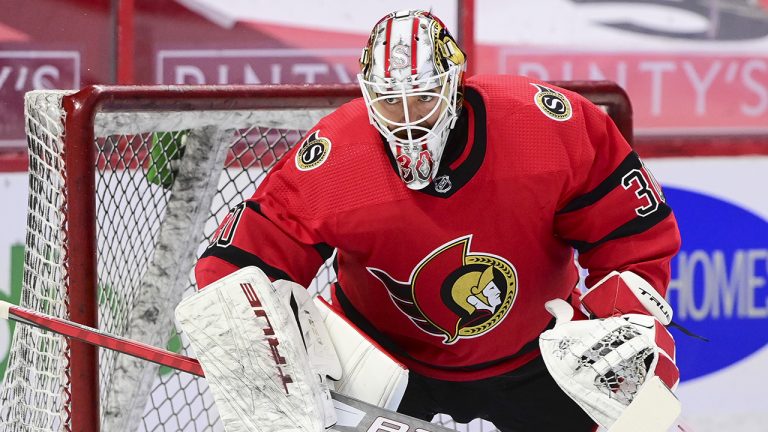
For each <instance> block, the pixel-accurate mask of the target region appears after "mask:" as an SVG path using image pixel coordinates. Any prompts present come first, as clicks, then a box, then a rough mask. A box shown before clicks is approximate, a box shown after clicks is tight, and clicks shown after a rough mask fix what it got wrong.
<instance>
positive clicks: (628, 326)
mask: <svg viewBox="0 0 768 432" xmlns="http://www.w3.org/2000/svg"><path fill="white" fill-rule="evenodd" d="M546 307H547V310H549V311H550V313H552V315H554V316H555V317H556V319H557V323H556V325H555V327H554V328H553V329H551V330H547V331H545V332H544V333H542V334H541V336H540V337H539V346H540V347H541V355H542V358H543V360H544V363H545V364H546V366H547V370H548V371H549V373H550V374H551V375H552V377H553V378H554V380H555V382H557V384H558V385H559V386H560V387H561V388H562V389H563V391H564V392H565V393H566V394H567V395H568V396H569V397H571V399H573V400H574V401H576V403H578V404H579V406H581V407H582V409H584V411H585V412H586V413H587V414H588V415H589V416H590V417H592V419H593V420H595V421H596V422H597V423H598V424H600V426H602V427H604V428H608V429H610V428H611V426H613V425H614V423H616V422H617V419H619V418H620V417H621V416H622V414H623V413H625V411H626V410H627V407H628V406H630V403H633V401H634V400H635V398H636V397H638V401H641V400H642V401H644V402H643V403H644V405H643V406H644V407H648V406H650V407H651V408H652V409H651V410H650V412H648V411H647V409H646V411H645V414H646V415H647V416H649V419H650V417H653V418H655V419H657V420H659V421H657V422H656V423H654V425H655V427H656V428H650V429H648V428H646V429H642V430H644V431H646V432H654V431H666V430H667V429H668V428H669V427H670V426H672V425H673V423H674V421H675V419H676V417H677V415H679V413H680V406H679V402H678V401H677V399H676V398H675V397H674V395H673V394H672V392H671V391H670V390H669V389H668V388H667V387H665V386H664V384H663V383H661V381H660V380H659V379H658V378H656V377H654V371H655V369H656V365H657V364H658V362H659V358H660V357H661V356H665V353H664V352H662V350H661V349H659V347H658V346H657V345H656V343H655V337H656V331H657V330H656V325H657V324H656V320H655V319H654V318H653V317H651V316H646V315H637V314H629V315H624V316H621V317H614V318H607V319H593V320H584V321H570V320H571V318H572V316H573V309H572V308H571V306H570V304H568V303H567V302H565V301H564V300H552V301H549V302H547V304H546ZM652 378H653V379H652ZM651 383H653V384H651ZM659 384H661V386H662V387H663V390H664V391H661V392H660V391H659V388H658V385H659ZM646 387H648V388H649V389H648V391H647V392H646V393H652V392H656V393H655V394H656V396H655V397H651V398H650V399H652V400H656V401H657V402H651V403H650V404H648V403H647V398H645V397H644V398H639V396H638V394H639V393H640V392H641V391H644V389H645V388H646ZM650 387H653V390H651V389H650ZM659 394H666V395H667V396H668V397H666V398H660V397H658V395H659ZM654 403H658V405H657V406H655V407H654V405H653V404H654ZM636 411H637V409H633V410H632V411H628V412H629V413H634V416H635V417H633V418H637V417H642V414H641V415H639V416H638V414H637V412H636ZM661 413H667V415H666V416H661ZM657 414H658V415H657ZM623 423H626V421H624V422H623ZM611 430H614V429H611ZM619 430H625V429H619ZM638 430H640V429H638Z"/></svg>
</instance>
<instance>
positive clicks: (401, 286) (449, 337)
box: [368, 235, 518, 345]
mask: <svg viewBox="0 0 768 432" xmlns="http://www.w3.org/2000/svg"><path fill="white" fill-rule="evenodd" d="M471 240H472V236H471V235H469V236H465V237H461V238H458V239H456V240H452V241H450V242H448V243H446V244H444V245H442V246H440V247H438V248H437V249H435V250H434V251H432V252H431V253H429V254H428V255H427V256H426V257H425V258H424V259H422V260H421V262H419V264H417V265H416V267H415V268H414V269H413V270H412V272H411V275H410V277H409V279H408V281H405V282H402V281H399V280H397V279H395V278H394V277H392V276H390V275H389V274H387V273H386V272H385V271H383V270H380V269H376V268H372V267H368V271H369V272H370V273H371V274H372V275H373V276H374V277H376V278H377V279H378V280H379V281H381V283H382V284H384V286H385V287H386V288H387V291H388V292H389V295H390V298H391V299H392V301H393V302H394V303H395V305H396V306H397V308H398V309H400V311H401V312H402V313H404V314H405V315H406V316H407V317H408V318H409V319H410V320H411V321H412V322H413V323H414V324H415V325H416V327H418V328H419V329H421V330H422V331H424V332H426V333H428V334H431V335H435V336H440V337H443V343H444V344H448V345H450V344H453V343H455V342H457V341H458V340H459V339H461V338H473V337H478V336H482V335H483V334H485V333H487V332H489V331H490V330H491V329H493V328H494V327H496V326H497V325H498V324H499V323H500V322H501V321H502V320H504V318H505V317H506V316H507V314H508V313H509V311H510V309H512V305H513V304H514V302H515V298H516V297H517V291H518V287H517V271H516V270H515V267H514V266H513V265H512V264H511V263H510V262H509V261H507V260H506V259H504V258H502V257H499V256H496V255H492V254H488V253H474V252H471V251H470V243H471Z"/></svg>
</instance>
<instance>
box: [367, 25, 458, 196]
mask: <svg viewBox="0 0 768 432" xmlns="http://www.w3.org/2000/svg"><path fill="white" fill-rule="evenodd" d="M465 68H466V61H465V57H464V53H463V52H462V51H461V49H460V48H459V46H458V45H457V44H456V41H455V40H454V39H453V37H452V36H451V35H450V33H448V30H447V29H446V28H445V25H443V23H442V22H441V21H440V20H439V19H438V18H437V17H435V16H433V15H432V14H430V13H429V12H425V11H418V10H404V11H399V12H394V13H391V14H389V15H387V16H386V17H384V18H383V19H382V20H380V21H379V22H378V23H377V24H376V25H375V26H374V28H373V31H372V32H371V36H370V38H369V39H368V45H367V46H366V47H365V48H364V49H363V54H362V56H361V58H360V69H361V73H360V74H358V81H359V82H360V87H361V89H362V92H363V97H364V98H365V103H366V106H367V108H368V115H369V118H370V121H371V124H373V125H374V127H376V129H377V130H378V131H379V132H380V133H381V134H382V135H383V136H384V137H385V138H386V139H387V143H388V145H389V148H390V151H391V152H392V154H393V156H394V158H395V160H396V161H397V163H398V167H399V170H400V177H401V178H402V179H403V181H404V182H405V183H406V184H407V185H408V187H409V188H411V189H422V188H424V187H425V186H427V185H428V184H429V183H430V182H431V181H432V179H433V178H434V177H435V175H436V173H437V169H438V167H439V165H440V159H441V158H442V155H443V150H444V149H445V144H446V142H447V140H448V134H449V133H450V131H451V129H452V128H453V126H454V124H455V123H456V119H457V118H458V116H459V112H460V110H461V102H462V91H463V89H462V80H463V76H464V70H465Z"/></svg>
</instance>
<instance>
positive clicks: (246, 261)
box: [200, 245, 295, 282]
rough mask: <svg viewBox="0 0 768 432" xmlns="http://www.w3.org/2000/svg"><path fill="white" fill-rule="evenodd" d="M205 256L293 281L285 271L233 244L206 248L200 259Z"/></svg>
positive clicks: (273, 277) (272, 276) (275, 277)
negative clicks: (257, 269) (255, 268)
mask: <svg viewBox="0 0 768 432" xmlns="http://www.w3.org/2000/svg"><path fill="white" fill-rule="evenodd" d="M205 257H216V258H219V259H221V260H224V261H226V262H228V263H230V264H232V265H233V266H236V267H238V268H243V267H248V266H256V267H258V268H260V269H261V270H262V271H263V272H264V274H266V275H267V276H269V277H270V278H272V279H274V280H277V279H283V280H287V281H291V282H295V281H294V280H293V279H291V277H290V276H288V273H286V272H285V271H283V270H281V269H279V268H277V267H273V266H271V265H269V264H267V263H265V262H264V260H262V259H261V258H259V257H257V256H256V255H254V254H252V253H250V252H246V251H244V250H242V249H240V248H238V247H235V246H231V245H230V246H227V247H225V248H219V247H212V248H208V250H206V251H205V252H204V253H203V255H202V256H201V257H200V258H201V259H202V258H205Z"/></svg>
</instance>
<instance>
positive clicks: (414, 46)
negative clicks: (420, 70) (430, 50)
mask: <svg viewBox="0 0 768 432" xmlns="http://www.w3.org/2000/svg"><path fill="white" fill-rule="evenodd" d="M418 47H419V18H418V17H413V27H412V28H411V75H416V54H417V51H418Z"/></svg>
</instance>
